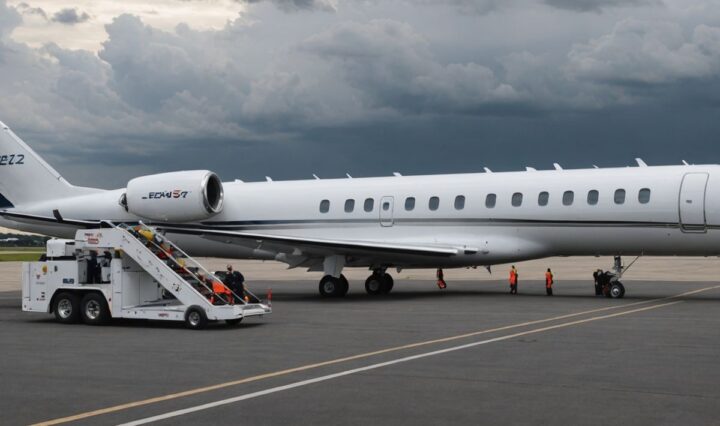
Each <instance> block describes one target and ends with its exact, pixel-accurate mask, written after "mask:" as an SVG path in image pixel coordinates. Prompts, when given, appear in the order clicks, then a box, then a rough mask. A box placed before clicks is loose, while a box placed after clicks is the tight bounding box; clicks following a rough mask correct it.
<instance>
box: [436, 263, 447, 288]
mask: <svg viewBox="0 0 720 426" xmlns="http://www.w3.org/2000/svg"><path fill="white" fill-rule="evenodd" d="M435 276H436V277H437V286H438V288H439V289H440V290H444V289H446V288H447V283H446V282H445V274H444V273H443V270H442V268H438V270H437V273H435Z"/></svg>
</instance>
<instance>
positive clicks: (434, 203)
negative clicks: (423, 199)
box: [428, 197, 440, 211]
mask: <svg viewBox="0 0 720 426" xmlns="http://www.w3.org/2000/svg"><path fill="white" fill-rule="evenodd" d="M428 207H429V208H430V210H433V211H435V210H437V209H438V207H440V199H439V198H438V197H430V202H429V203H428Z"/></svg>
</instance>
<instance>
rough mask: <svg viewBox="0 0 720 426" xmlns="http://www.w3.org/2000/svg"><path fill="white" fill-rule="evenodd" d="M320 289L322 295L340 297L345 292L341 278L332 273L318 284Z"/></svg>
mask: <svg viewBox="0 0 720 426" xmlns="http://www.w3.org/2000/svg"><path fill="white" fill-rule="evenodd" d="M318 290H319V291H320V295H321V296H322V297H340V296H341V295H343V294H344V293H343V292H342V290H343V284H342V279H341V278H335V277H333V276H332V275H325V276H324V277H323V278H322V279H321V280H320V284H319V285H318Z"/></svg>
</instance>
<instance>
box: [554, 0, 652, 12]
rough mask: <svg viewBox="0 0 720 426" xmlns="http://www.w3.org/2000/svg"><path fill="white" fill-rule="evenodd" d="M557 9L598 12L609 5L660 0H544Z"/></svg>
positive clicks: (630, 4)
mask: <svg viewBox="0 0 720 426" xmlns="http://www.w3.org/2000/svg"><path fill="white" fill-rule="evenodd" d="M544 2H545V3H546V4H548V5H550V6H553V7H556V8H558V9H567V10H574V11H576V12H600V11H602V10H603V9H606V8H611V7H628V6H648V5H657V4H662V2H661V1H660V0H544Z"/></svg>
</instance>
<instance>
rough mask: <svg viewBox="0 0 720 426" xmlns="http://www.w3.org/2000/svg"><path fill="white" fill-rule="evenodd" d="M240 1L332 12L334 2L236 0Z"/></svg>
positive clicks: (310, 0)
mask: <svg viewBox="0 0 720 426" xmlns="http://www.w3.org/2000/svg"><path fill="white" fill-rule="evenodd" d="M237 1H238V2H240V3H248V4H253V3H265V2H267V3H272V4H274V5H275V6H276V7H277V8H278V9H280V10H283V11H285V12H298V11H303V10H321V11H326V12H334V11H335V10H336V6H335V2H334V1H332V0H237Z"/></svg>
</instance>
